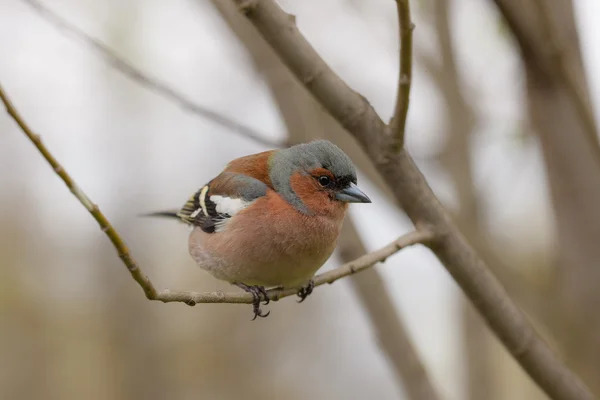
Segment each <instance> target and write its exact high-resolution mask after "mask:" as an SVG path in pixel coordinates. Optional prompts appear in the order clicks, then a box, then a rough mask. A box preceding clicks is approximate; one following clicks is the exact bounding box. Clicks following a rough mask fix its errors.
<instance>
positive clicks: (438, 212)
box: [235, 0, 594, 399]
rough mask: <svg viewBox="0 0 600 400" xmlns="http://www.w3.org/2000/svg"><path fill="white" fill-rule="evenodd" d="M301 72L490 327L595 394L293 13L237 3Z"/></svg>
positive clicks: (545, 370)
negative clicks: (427, 232) (427, 234)
mask: <svg viewBox="0 0 600 400" xmlns="http://www.w3.org/2000/svg"><path fill="white" fill-rule="evenodd" d="M235 3H236V4H237V5H238V7H239V8H240V11H241V12H242V13H243V14H244V15H246V17H247V18H248V19H249V20H250V21H251V22H252V23H253V24H254V26H255V27H256V28H257V30H258V31H259V32H260V33H261V35H262V36H263V37H264V38H265V40H266V41H267V42H269V43H270V44H271V46H272V47H273V48H274V49H275V51H276V52H277V53H278V54H279V56H280V57H281V58H282V60H283V61H284V62H285V63H286V64H287V66H288V67H289V68H290V70H291V71H292V72H293V73H294V74H295V75H296V77H297V78H298V79H299V80H300V81H301V82H303V83H304V85H305V86H306V88H307V89H308V90H309V91H310V92H311V93H312V94H313V95H314V96H315V98H316V99H317V100H319V102H320V103H321V104H322V105H323V106H324V107H325V108H326V109H327V110H328V111H329V112H330V113H331V115H332V116H333V117H334V118H336V119H337V120H338V121H339V123H340V124H341V125H342V126H344V127H345V128H346V129H347V130H348V131H349V132H350V133H351V134H353V136H354V137H355V138H356V139H357V140H358V141H359V143H361V144H362V146H363V148H364V149H365V151H366V152H367V153H368V154H369V155H370V156H371V157H372V159H373V161H374V162H375V164H376V166H377V167H378V168H379V171H380V172H381V173H382V175H383V177H384V179H385V180H386V181H387V183H388V185H389V186H390V187H391V189H392V190H393V192H394V194H395V197H396V199H397V200H398V203H399V204H400V205H401V206H402V207H403V208H404V210H405V211H406V213H407V215H408V216H409V217H410V218H411V220H412V221H413V223H415V224H416V225H425V226H428V227H429V228H430V229H433V230H434V232H435V234H436V238H435V240H434V241H432V242H431V243H430V245H429V247H430V248H431V250H432V251H433V252H434V253H435V254H436V255H437V256H438V258H439V259H440V261H441V262H442V263H443V264H444V265H445V267H446V268H447V269H448V271H449V272H450V274H451V275H452V276H453V278H454V279H455V280H456V282H457V283H458V284H459V285H460V287H461V288H462V289H463V291H464V292H465V294H466V295H467V296H468V297H469V299H470V300H471V301H472V302H473V304H474V305H475V307H476V308H477V309H478V311H479V312H480V313H481V315H482V317H483V318H484V319H485V320H486V322H487V323H488V325H489V326H490V328H491V329H492V330H493V331H494V332H495V334H496V335H497V336H498V337H499V338H500V340H501V341H502V343H503V344H504V345H505V347H506V348H507V349H508V351H509V352H510V353H511V354H512V355H513V357H514V358H515V359H516V360H517V361H518V362H519V363H520V364H521V366H522V367H523V368H524V369H525V371H526V372H527V373H528V374H529V375H530V376H531V377H532V378H533V379H534V380H535V381H536V382H537V383H538V385H540V387H541V388H542V389H543V390H544V391H545V392H546V393H547V394H548V395H549V396H550V397H552V398H554V399H593V398H594V397H593V395H592V394H591V393H590V391H589V389H588V388H587V387H586V386H585V385H584V384H583V382H581V381H580V379H579V378H578V377H577V376H576V375H574V374H573V373H572V372H571V371H570V370H569V369H568V368H567V367H566V366H565V365H564V364H563V363H562V362H561V361H560V360H559V359H558V358H556V356H555V355H554V354H553V353H552V351H551V350H550V349H549V347H548V346H547V344H546V343H544V341H543V340H542V339H541V338H540V337H539V336H538V334H537V333H536V332H535V331H534V329H533V327H532V326H531V324H530V323H529V322H528V321H527V319H526V318H525V316H524V315H523V314H522V313H521V311H520V310H519V309H518V308H517V306H516V305H515V304H514V303H513V302H512V300H511V299H510V298H509V297H508V295H507V293H506V291H505V290H504V288H503V287H502V286H501V285H500V284H499V283H498V281H497V280H496V279H495V278H494V276H493V275H492V274H491V273H490V272H489V270H488V268H487V266H486V265H485V264H484V262H483V261H482V260H481V259H480V258H479V256H478V255H477V254H476V253H475V252H474V251H473V249H472V248H471V247H470V246H469V244H468V243H467V242H466V241H465V239H464V238H463V237H462V235H461V234H460V232H459V231H458V229H457V228H456V227H455V226H454V225H453V223H452V222H451V221H450V219H449V217H448V215H447V213H446V211H445V210H444V208H443V207H442V205H441V204H440V202H439V201H438V199H437V198H436V197H435V195H434V194H433V192H432V191H431V188H430V187H429V185H428V184H427V182H426V181H425V179H424V177H423V175H422V174H421V172H420V171H419V169H418V168H417V167H416V165H415V164H414V162H413V160H412V158H411V157H410V155H409V154H408V153H407V152H406V150H401V151H400V153H398V154H395V153H394V152H393V151H392V149H393V148H394V138H393V135H391V132H390V128H389V127H388V126H387V125H386V124H385V123H383V121H382V120H381V119H380V118H379V116H378V115H377V113H376V112H375V110H374V109H373V108H372V107H371V106H370V105H369V103H368V101H367V100H366V99H365V98H364V97H362V96H361V95H359V94H358V93H356V92H354V91H353V90H352V89H350V88H349V87H348V86H347V85H346V84H345V83H344V82H343V81H342V80H341V79H340V78H339V77H338V76H337V75H336V74H335V73H334V72H333V71H332V70H331V69H330V68H329V66H327V64H326V63H325V62H324V61H323V60H322V59H321V58H320V57H319V55H318V54H317V53H316V51H315V50H314V49H313V48H312V47H311V46H310V44H309V43H308V42H307V41H306V39H305V38H304V37H303V36H302V35H301V34H300V32H299V31H298V29H297V27H296V26H295V24H294V18H292V17H290V16H289V15H288V14H286V13H285V12H284V11H283V10H281V9H280V8H279V6H277V4H275V3H274V2H273V1H272V0H254V1H243V0H235Z"/></svg>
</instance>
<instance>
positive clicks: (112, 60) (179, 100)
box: [23, 0, 285, 147]
mask: <svg viewBox="0 0 600 400" xmlns="http://www.w3.org/2000/svg"><path fill="white" fill-rule="evenodd" d="M23 2H25V3H27V4H29V5H30V6H31V7H33V9H34V10H35V11H37V13H38V14H39V15H40V17H41V18H43V19H44V20H45V21H47V22H48V23H50V24H52V25H54V26H55V27H56V28H58V29H61V30H64V31H65V32H67V33H69V34H70V35H71V36H72V37H73V38H75V39H77V40H79V41H80V42H81V43H83V44H85V45H86V46H87V47H89V48H90V49H92V50H93V51H94V52H95V53H96V54H98V55H100V56H101V57H102V58H104V60H105V61H106V62H107V63H108V64H109V65H110V66H112V67H114V68H115V69H116V70H117V71H119V72H121V73H122V74H123V75H125V76H127V77H128V78H130V79H131V80H133V81H134V82H136V83H138V84H139V85H141V86H143V87H145V88H146V89H148V90H150V91H152V92H154V93H156V94H158V95H160V96H162V97H163V98H165V99H167V100H168V101H171V102H173V103H175V104H178V105H179V106H180V107H182V108H183V109H184V110H186V111H189V112H191V113H192V114H195V115H198V116H200V117H202V118H205V119H207V120H209V121H212V122H214V123H216V124H218V125H221V126H222V127H224V128H227V129H229V130H231V131H232V132H234V133H236V134H237V135H240V136H242V137H245V138H247V139H250V140H253V141H255V142H257V143H259V144H261V145H264V146H267V147H283V146H284V145H285V143H284V142H281V141H276V140H270V139H268V138H266V137H265V135H264V134H262V133H261V132H258V131H257V130H255V129H252V128H250V127H248V126H246V125H244V124H241V123H239V122H236V121H234V120H232V119H231V118H229V117H227V116H225V115H223V114H219V113H218V112H216V111H213V110H210V109H208V108H206V107H204V106H201V105H199V104H197V103H195V102H194V101H192V100H191V99H190V98H188V97H186V96H185V95H184V94H182V93H179V92H177V91H176V90H175V89H173V88H172V87H171V86H169V85H168V84H167V83H165V82H161V81H160V80H158V79H156V78H154V77H151V76H149V75H148V74H146V73H144V72H143V71H141V70H140V69H138V68H136V67H135V66H133V65H131V64H130V63H129V62H127V61H125V60H124V59H123V58H121V57H120V56H118V55H116V54H115V53H114V52H113V50H112V49H111V48H110V47H108V46H107V45H106V44H105V43H103V42H102V41H100V40H98V39H96V38H93V37H91V36H90V35H88V34H87V33H85V32H84V31H82V30H81V29H79V28H77V27H76V26H75V25H73V24H71V23H69V22H68V21H67V20H65V19H64V18H62V17H61V16H59V15H58V14H56V13H55V12H54V11H52V10H51V9H49V8H48V7H46V6H45V5H43V4H42V3H41V2H39V1H37V0H23Z"/></svg>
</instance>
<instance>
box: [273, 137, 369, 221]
mask: <svg viewBox="0 0 600 400" xmlns="http://www.w3.org/2000/svg"><path fill="white" fill-rule="evenodd" d="M294 176H300V177H304V178H303V179H304V181H305V183H306V185H304V184H303V187H310V188H312V187H313V186H314V190H316V191H318V192H319V193H326V194H327V195H328V197H329V198H330V199H331V200H333V201H340V202H344V203H370V202H371V200H370V199H369V198H368V197H367V195H366V194H364V193H363V192H362V191H361V190H360V189H358V187H357V186H356V168H355V167H354V164H353V163H352V160H350V157H348V156H347V155H346V153H344V152H343V151H342V150H341V149H340V148H339V147H337V146H336V145H334V144H333V143H331V142H329V141H327V140H315V141H313V142H309V143H302V144H298V145H295V146H292V147H289V148H287V149H282V150H278V151H276V152H275V153H274V154H273V156H272V158H271V160H270V178H271V182H272V184H273V187H274V188H275V190H276V191H277V192H278V193H279V194H281V196H283V197H284V198H285V199H286V200H287V201H288V202H289V203H291V204H292V205H294V206H295V207H296V208H297V209H298V210H300V211H302V212H304V213H310V210H309V209H308V208H307V205H306V204H305V201H303V200H302V199H301V197H302V193H297V192H298V188H296V190H294V187H293V186H294V185H293V184H292V179H293V177H294ZM309 178H310V182H309ZM310 184H313V186H307V185H310Z"/></svg>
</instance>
